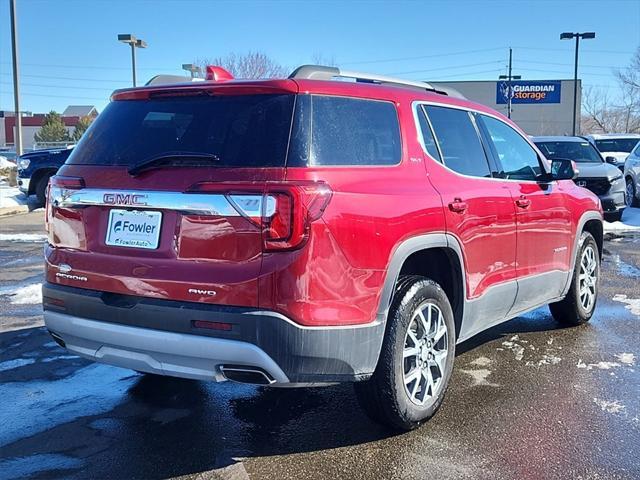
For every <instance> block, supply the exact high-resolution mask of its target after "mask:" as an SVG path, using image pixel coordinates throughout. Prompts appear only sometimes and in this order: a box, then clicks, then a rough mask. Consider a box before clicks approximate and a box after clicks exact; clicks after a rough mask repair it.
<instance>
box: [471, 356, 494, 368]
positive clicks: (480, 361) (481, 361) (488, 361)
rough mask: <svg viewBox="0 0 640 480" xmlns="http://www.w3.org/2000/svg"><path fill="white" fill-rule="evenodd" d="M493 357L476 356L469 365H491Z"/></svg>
mask: <svg viewBox="0 0 640 480" xmlns="http://www.w3.org/2000/svg"><path fill="white" fill-rule="evenodd" d="M491 363H492V362H491V359H490V358H487V357H479V358H476V359H475V360H474V361H473V362H471V363H470V364H469V365H476V366H478V367H486V366H487V365H490V364H491Z"/></svg>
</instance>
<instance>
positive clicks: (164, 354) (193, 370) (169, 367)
mask: <svg viewBox="0 0 640 480" xmlns="http://www.w3.org/2000/svg"><path fill="white" fill-rule="evenodd" d="M44 320H45V324H46V326H47V328H48V329H49V330H50V331H51V332H52V333H53V334H54V335H55V336H56V337H58V338H60V339H62V341H63V342H64V344H65V346H66V348H67V349H68V350H69V351H71V352H73V353H75V354H77V355H80V356H81V357H85V358H88V359H90V360H94V361H96V362H102V363H108V364H110V365H115V366H119V367H124V368H130V369H132V370H139V371H143V372H149V373H157V374H160V375H170V376H175V377H183V378H192V379H196V380H216V381H219V382H220V381H224V380H226V378H225V376H224V374H223V372H222V370H221V368H220V367H221V366H222V365H224V364H238V365H243V366H246V367H247V368H250V367H256V368H257V369H260V370H263V371H264V372H267V374H268V376H269V377H271V378H272V379H273V381H274V382H277V383H288V382H289V379H288V378H287V376H286V375H285V374H284V372H283V371H282V370H281V369H280V367H279V366H278V365H277V364H276V363H275V362H274V361H273V359H272V358H271V357H269V355H267V354H266V353H265V352H264V351H263V350H261V349H260V348H258V347H256V346H255V345H252V344H250V343H247V342H242V341H238V340H227V339H222V338H210V337H199V336H196V335H188V334H183V333H174V332H165V331H159V330H150V329H144V328H138V327H129V326H125V325H118V324H113V323H107V322H99V321H95V320H87V319H84V318H77V317H74V316H71V315H66V314H63V313H57V312H52V311H45V312H44Z"/></svg>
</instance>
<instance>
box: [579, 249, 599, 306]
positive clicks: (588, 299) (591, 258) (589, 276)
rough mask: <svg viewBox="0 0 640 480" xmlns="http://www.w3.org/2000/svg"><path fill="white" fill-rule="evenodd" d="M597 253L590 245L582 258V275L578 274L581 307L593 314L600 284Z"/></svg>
mask: <svg viewBox="0 0 640 480" xmlns="http://www.w3.org/2000/svg"><path fill="white" fill-rule="evenodd" d="M597 265H598V263H597V260H596V252H595V250H594V249H593V246H592V245H588V246H587V248H585V249H584V251H583V252H582V257H581V258H580V273H579V274H578V275H579V276H578V296H579V298H580V305H582V308H584V310H585V311H586V312H591V310H592V309H593V306H594V305H595V301H596V288H597V283H598V271H597V268H596V267H597Z"/></svg>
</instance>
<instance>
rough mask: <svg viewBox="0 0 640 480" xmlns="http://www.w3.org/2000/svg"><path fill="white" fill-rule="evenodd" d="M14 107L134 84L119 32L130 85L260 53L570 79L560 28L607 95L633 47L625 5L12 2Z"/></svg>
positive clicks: (634, 5)
mask: <svg viewBox="0 0 640 480" xmlns="http://www.w3.org/2000/svg"><path fill="white" fill-rule="evenodd" d="M17 10H18V17H19V24H18V25H19V32H18V34H19V41H20V64H21V85H22V87H21V88H22V96H21V97H22V109H24V110H30V111H33V112H45V111H49V110H52V109H53V110H57V111H62V110H63V109H64V108H65V107H66V106H67V105H69V104H93V105H96V106H97V107H98V109H99V110H100V109H102V108H103V107H104V105H105V104H106V102H107V101H108V97H109V94H110V93H111V91H112V90H114V89H116V88H120V87H125V86H128V85H129V84H130V81H131V70H130V55H129V50H128V47H127V46H125V45H123V44H121V43H118V42H117V40H116V36H117V34H118V33H133V34H135V35H137V36H138V37H139V38H142V39H144V40H146V41H147V43H148V44H149V48H147V49H146V50H139V51H138V52H139V54H138V79H139V83H143V82H145V81H146V80H147V79H149V78H150V77H151V76H153V75H155V74H157V73H182V72H181V70H180V66H181V64H182V63H190V62H192V61H193V60H194V59H197V58H206V57H213V56H218V55H225V54H228V53H230V52H238V53H243V52H247V51H251V50H253V51H256V50H258V51H263V52H265V53H266V54H268V55H269V56H271V57H272V58H273V59H274V60H276V61H278V62H280V63H282V64H284V65H285V66H287V67H289V68H291V69H293V68H294V67H296V66H297V65H299V64H303V63H310V62H311V61H312V59H313V57H314V55H322V56H324V57H325V58H331V59H333V60H334V62H335V63H336V64H337V65H339V66H342V67H345V68H350V69H358V70H362V71H371V72H376V73H382V74H394V75H397V76H401V77H405V78H409V79H421V80H476V79H495V78H496V77H497V76H498V75H499V74H501V73H505V71H506V64H507V57H508V47H509V46H512V47H513V48H514V72H513V73H514V74H520V75H522V76H523V78H524V79H558V78H572V77H573V47H574V44H573V42H571V41H560V40H559V34H560V33H561V32H563V31H595V32H597V38H596V39H595V40H587V41H585V42H584V43H583V44H582V48H581V65H582V67H581V68H580V77H581V78H583V80H584V84H585V85H587V86H588V85H596V86H601V87H602V88H609V89H610V92H611V93H612V94H613V95H615V94H616V92H617V88H616V86H615V80H614V77H613V70H614V69H615V68H620V67H624V66H626V65H627V64H628V63H629V60H630V58H631V56H632V54H633V52H634V50H635V49H636V48H637V47H638V46H640V0H633V1H612V0H608V1H587V0H582V1H577V2H575V1H559V0H558V1H518V0H512V1H509V2H503V1H486V0H485V1H453V0H452V1H446V2H436V1H407V2H392V1H386V2H373V1H347V0H345V1H339V2H330V1H317V2H313V1H308V2H302V1H300V2H293V1H272V2H267V1H235V2H224V1H218V2H214V1H204V0H203V1H197V0H183V1H178V0H153V1H152V0H126V1H125V0H111V1H96V0H86V1H85V0H66V1H64V0H56V1H46V0H18V1H17ZM12 95H13V89H12V86H11V37H10V25H9V1H8V0H3V1H2V2H1V3H0V109H5V110H12V109H13V100H12V98H13V97H12Z"/></svg>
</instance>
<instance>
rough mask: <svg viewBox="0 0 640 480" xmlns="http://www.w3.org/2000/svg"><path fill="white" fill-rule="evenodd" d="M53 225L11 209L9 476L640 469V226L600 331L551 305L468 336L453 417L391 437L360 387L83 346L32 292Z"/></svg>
mask: <svg viewBox="0 0 640 480" xmlns="http://www.w3.org/2000/svg"><path fill="white" fill-rule="evenodd" d="M41 222H42V213H41V212H34V213H30V214H28V215H22V216H16V217H10V218H3V219H0V402H1V403H0V478H1V479H8V478H91V479H101V478H123V479H124V478H126V479H129V478H143V479H146V478H151V479H156V478H171V477H179V478H193V479H196V478H197V479H205V478H224V479H242V478H267V479H287V478H296V479H298V478H308V479H310V478H349V479H359V478H363V479H364V478H416V479H418V478H420V479H422V478H444V479H449V478H451V479H461V478H472V479H484V478H487V479H501V478H505V479H511V478H523V479H529V478H531V479H534V478H535V479H538V478H558V479H565V478H584V479H591V478H593V479H596V478H597V479H617V478H624V479H631V478H640V458H639V453H640V346H639V345H640V328H639V325H640V249H639V247H640V233H636V234H635V235H634V234H632V233H626V234H625V233H618V234H615V235H614V234H608V235H607V241H606V242H605V257H604V262H603V272H602V281H603V283H602V289H601V292H600V299H599V305H598V307H597V311H596V314H595V316H594V318H593V320H592V321H591V322H590V323H589V324H588V325H585V326H582V327H578V328H560V327H559V326H558V324H556V323H555V322H554V321H553V320H552V319H551V317H550V315H549V313H548V310H547V309H546V308H545V309H539V310H537V311H535V312H533V313H531V314H529V315H527V316H523V317H519V318H517V319H515V320H512V321H510V322H507V323H505V324H503V325H501V326H498V327H496V328H494V329H492V330H490V331H488V332H485V333H484V334H482V335H481V336H478V337H475V338H474V339H472V340H471V341H469V342H466V343H465V344H463V345H460V346H459V347H458V354H457V358H456V365H455V367H454V372H453V377H452V380H451V385H450V388H449V391H448V393H447V398H446V399H445V402H444V404H443V406H442V408H441V409H440V411H439V412H438V414H437V415H436V416H435V417H434V418H433V419H432V420H431V421H430V422H428V423H427V424H426V425H424V426H423V427H422V428H420V429H418V430H416V431H413V432H410V433H404V434H392V433H390V432H389V431H387V430H385V429H384V428H383V427H380V426H378V425H376V424H374V423H372V422H371V421H369V420H368V419H367V417H365V416H364V414H363V413H362V412H361V411H360V409H359V408H358V405H357V403H356V401H355V398H354V396H353V393H352V389H351V387H350V386H349V385H338V386H333V387H326V388H308V389H265V388H261V387H252V386H245V385H238V384H232V383H228V382H227V383H221V384H214V383H204V382H196V381H185V380H179V379H171V378H162V377H153V376H147V375H140V374H138V373H135V372H132V371H129V370H123V369H119V368H115V367H110V366H106V365H100V364H93V363H90V362H87V361H85V360H82V359H80V358H78V357H76V356H73V355H70V354H69V353H68V352H66V351H65V350H63V349H61V348H60V347H58V346H57V345H56V344H55V343H54V342H53V341H52V340H51V338H50V337H49V336H48V334H47V333H46V331H45V330H44V329H43V328H42V318H41V307H40V305H39V303H38V302H39V299H38V298H37V295H36V297H34V295H33V292H34V290H37V288H36V287H33V286H34V285H37V284H38V283H40V282H42V267H41V264H42V261H41V255H42V245H43V244H42V238H41V237H40V235H41V234H42V224H41ZM14 232H20V233H21V234H26V236H23V237H22V240H21V241H13V240H7V238H9V237H7V235H12V234H13V233H14ZM3 235H4V237H3Z"/></svg>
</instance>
